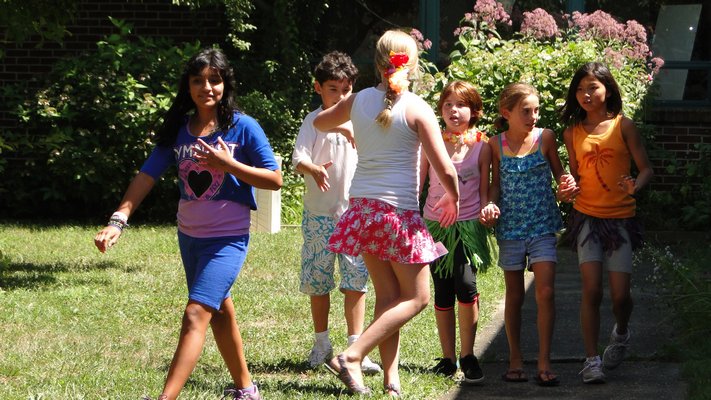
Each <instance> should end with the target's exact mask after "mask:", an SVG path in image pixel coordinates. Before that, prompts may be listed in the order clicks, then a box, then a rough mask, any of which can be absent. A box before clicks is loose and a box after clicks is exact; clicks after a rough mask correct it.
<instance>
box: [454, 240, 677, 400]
mask: <svg viewBox="0 0 711 400" xmlns="http://www.w3.org/2000/svg"><path fill="white" fill-rule="evenodd" d="M558 257H559V259H558V268H557V274H556V288H555V289H556V312H557V316H556V325H555V332H554V335H553V346H552V354H551V358H552V361H553V371H554V372H555V373H556V374H558V375H559V376H560V379H561V384H560V386H557V387H539V386H538V385H536V383H535V381H534V380H533V377H534V376H535V373H536V357H537V354H538V336H537V334H536V302H535V298H534V290H533V284H535V283H533V284H532V285H531V286H529V288H528V290H527V291H526V300H525V303H524V307H523V321H522V337H521V341H522V343H521V345H522V348H523V353H524V359H525V363H526V365H525V368H524V369H525V371H526V373H527V375H528V377H529V381H528V382H525V383H508V382H504V381H503V380H501V374H502V373H503V372H504V371H506V369H507V367H508V345H507V342H506V333H505V332H504V329H503V305H499V307H498V311H497V314H496V316H495V317H494V319H493V322H492V323H490V324H489V326H487V327H484V328H483V329H480V330H479V332H478V334H477V340H476V347H475V350H474V352H475V354H476V355H477V357H479V359H480V361H481V365H482V369H483V370H484V375H485V377H486V380H485V382H484V384H483V385H482V386H464V385H461V386H458V387H456V388H455V389H453V390H452V391H451V392H449V393H448V394H447V395H445V396H444V397H442V399H441V400H486V399H516V400H521V399H524V398H525V399H550V398H565V399H591V400H593V399H594V400H603V399H624V400H638V399H639V400H642V399H643V400H649V399H653V398H654V399H664V400H676V399H685V398H686V385H685V384H684V382H683V381H682V380H681V373H680V366H679V364H677V363H670V362H665V361H663V360H662V356H663V354H664V346H665V345H667V344H668V343H669V342H670V339H669V338H670V336H671V334H672V329H671V326H670V325H671V324H670V320H669V319H670V315H669V313H668V312H666V311H665V310H664V309H663V305H662V304H661V303H660V302H658V301H657V299H656V294H655V292H654V291H653V289H652V288H651V287H650V286H651V284H649V283H648V281H647V279H646V277H647V276H649V275H650V274H651V272H652V269H653V266H651V265H637V266H636V267H635V271H634V274H633V275H632V286H633V288H632V291H633V292H632V296H633V299H634V301H635V308H634V311H633V313H632V320H631V323H630V328H631V330H632V335H633V336H632V339H631V342H630V349H629V351H628V355H627V358H626V359H625V361H624V362H623V363H622V364H621V365H620V366H619V367H618V368H617V369H615V370H613V371H606V375H607V383H605V384H598V385H586V384H583V383H582V379H581V377H580V376H579V375H578V373H579V372H580V370H581V369H582V362H583V357H584V353H583V344H582V336H581V334H580V322H579V313H578V312H579V304H580V275H579V272H578V267H577V258H576V257H577V256H576V255H575V254H574V253H573V252H571V251H570V250H567V249H559V252H558ZM526 276H527V279H528V280H529V281H530V280H531V279H532V276H533V274H532V273H526ZM604 282H605V285H604V288H605V296H604V298H603V304H602V307H601V309H600V310H601V326H600V329H601V330H600V346H601V351H602V349H604V346H605V345H606V344H607V338H608V337H609V334H610V331H611V330H612V325H613V324H614V320H613V317H612V311H611V308H610V307H611V306H610V298H609V293H608V288H607V277H605V278H604ZM482 298H483V299H485V298H486V293H483V294H482ZM484 301H485V300H484Z"/></svg>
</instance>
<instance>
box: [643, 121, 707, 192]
mask: <svg viewBox="0 0 711 400" xmlns="http://www.w3.org/2000/svg"><path fill="white" fill-rule="evenodd" d="M647 123H648V124H650V125H652V127H653V128H654V130H655V138H654V141H655V144H656V145H658V146H659V147H660V148H661V149H662V150H663V151H664V152H663V153H667V156H665V155H664V154H655V153H654V152H652V153H651V154H650V158H651V160H650V161H651V162H652V165H653V166H654V172H655V177H654V181H653V183H652V185H651V187H652V188H653V189H655V190H662V191H669V190H672V189H673V188H674V185H675V184H678V183H679V182H680V181H681V180H682V179H683V177H681V176H679V175H674V174H670V173H668V172H667V171H666V167H667V166H668V165H669V164H670V160H671V158H672V157H668V155H669V154H670V155H673V157H674V158H676V159H678V160H700V155H699V153H698V151H696V149H695V148H694V145H695V144H697V143H706V144H709V145H711V108H708V107H707V108H657V109H652V110H651V111H650V113H649V115H648V116H647ZM702 161H703V162H711V160H702Z"/></svg>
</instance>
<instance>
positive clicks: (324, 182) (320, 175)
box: [311, 161, 333, 192]
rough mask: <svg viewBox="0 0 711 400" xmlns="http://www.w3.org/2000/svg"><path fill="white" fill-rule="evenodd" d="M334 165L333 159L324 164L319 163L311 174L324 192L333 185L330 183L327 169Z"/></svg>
mask: <svg viewBox="0 0 711 400" xmlns="http://www.w3.org/2000/svg"><path fill="white" fill-rule="evenodd" d="M331 165H333V161H329V162H327V163H325V164H323V165H318V166H317V168H315V169H313V170H312V171H311V176H312V177H313V178H314V180H315V181H316V185H317V186H318V188H319V189H321V191H322V192H326V191H328V189H329V188H330V187H331V185H330V184H329V183H328V171H326V169H327V168H328V167H330V166H331Z"/></svg>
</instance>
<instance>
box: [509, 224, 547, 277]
mask: <svg viewBox="0 0 711 400" xmlns="http://www.w3.org/2000/svg"><path fill="white" fill-rule="evenodd" d="M497 242H498V244H499V266H500V267H501V269H503V270H504V271H521V270H523V269H524V268H526V267H528V269H529V270H530V269H531V265H533V264H535V263H539V262H545V261H548V262H553V263H557V262H558V253H557V250H556V237H555V235H554V234H552V233H551V234H548V235H544V236H538V237H534V238H529V239H523V240H503V239H499V240H497Z"/></svg>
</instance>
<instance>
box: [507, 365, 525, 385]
mask: <svg viewBox="0 0 711 400" xmlns="http://www.w3.org/2000/svg"><path fill="white" fill-rule="evenodd" d="M501 379H503V380H504V382H528V377H527V376H526V373H525V372H524V371H523V369H521V368H511V369H509V370H507V371H506V372H504V373H503V374H502V375H501Z"/></svg>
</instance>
